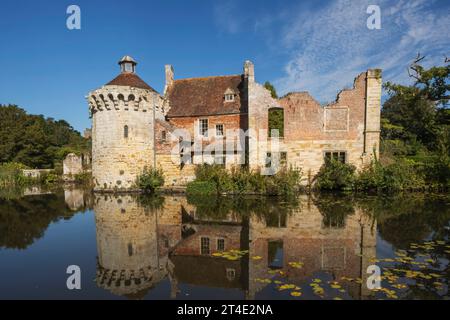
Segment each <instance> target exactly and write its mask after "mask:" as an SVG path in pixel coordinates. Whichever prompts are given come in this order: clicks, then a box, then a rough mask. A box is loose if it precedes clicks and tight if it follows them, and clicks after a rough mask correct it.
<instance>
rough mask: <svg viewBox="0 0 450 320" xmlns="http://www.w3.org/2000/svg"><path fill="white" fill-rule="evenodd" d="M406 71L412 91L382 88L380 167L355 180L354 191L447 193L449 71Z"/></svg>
mask: <svg viewBox="0 0 450 320" xmlns="http://www.w3.org/2000/svg"><path fill="white" fill-rule="evenodd" d="M421 60H423V57H420V56H418V57H417V59H416V60H415V62H414V63H413V64H412V65H411V67H410V75H411V77H413V78H414V79H415V82H414V84H413V85H411V86H404V85H400V84H394V83H390V82H387V83H386V84H385V85H384V88H385V89H386V90H387V91H388V94H389V96H390V97H389V99H388V100H387V101H386V102H385V103H384V105H383V109H382V112H381V116H382V119H381V144H380V152H381V163H382V164H383V165H381V164H375V165H372V166H371V167H370V168H367V169H366V170H365V172H363V173H362V174H361V175H360V179H359V183H360V186H359V188H362V189H377V190H380V189H381V190H404V189H421V188H423V187H424V185H426V186H427V188H439V189H444V188H448V187H449V184H450V183H449V180H450V179H449V175H450V173H449V172H450V161H449V154H450V110H449V108H448V101H449V90H450V85H449V83H450V65H449V64H448V62H446V65H445V66H434V67H431V68H429V69H426V68H424V67H423V66H421V65H420V64H419V62H420V61H421Z"/></svg>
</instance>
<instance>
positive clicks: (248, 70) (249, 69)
mask: <svg viewBox="0 0 450 320" xmlns="http://www.w3.org/2000/svg"><path fill="white" fill-rule="evenodd" d="M244 77H245V78H247V79H248V82H255V66H254V65H253V62H251V61H250V60H247V61H245V63H244Z"/></svg>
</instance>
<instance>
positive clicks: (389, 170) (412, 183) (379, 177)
mask: <svg viewBox="0 0 450 320" xmlns="http://www.w3.org/2000/svg"><path fill="white" fill-rule="evenodd" d="M424 187H425V179H424V174H423V173H422V171H421V170H420V168H418V166H417V165H416V163H415V162H414V161H412V160H408V159H397V161H395V162H394V163H392V164H389V165H385V166H383V165H382V164H381V163H380V162H378V161H375V162H373V163H372V164H371V165H370V166H368V167H367V168H365V169H364V170H362V171H361V172H360V174H359V175H358V177H357V179H356V189H357V190H377V191H401V190H421V189H423V188H424Z"/></svg>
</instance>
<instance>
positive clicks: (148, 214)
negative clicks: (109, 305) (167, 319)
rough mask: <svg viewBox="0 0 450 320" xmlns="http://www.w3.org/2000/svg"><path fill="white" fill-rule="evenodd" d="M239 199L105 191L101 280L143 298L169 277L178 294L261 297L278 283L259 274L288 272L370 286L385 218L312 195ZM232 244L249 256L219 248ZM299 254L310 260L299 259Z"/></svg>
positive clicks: (357, 287) (100, 219)
mask: <svg viewBox="0 0 450 320" xmlns="http://www.w3.org/2000/svg"><path fill="white" fill-rule="evenodd" d="M204 201H211V199H209V200H204ZM213 201H215V200H213ZM230 201H231V202H228V203H227V201H226V200H220V203H219V202H215V203H210V202H209V203H206V204H205V203H204V202H203V200H201V201H198V202H197V203H196V201H191V202H188V200H187V199H186V198H185V197H182V196H165V197H164V198H144V197H138V196H135V195H95V197H94V212H95V223H96V233H97V250H98V265H97V277H96V281H97V285H98V286H99V287H101V288H104V289H106V290H109V291H110V292H112V293H114V294H116V295H120V296H125V297H128V298H134V299H136V298H143V297H144V296H145V295H146V294H147V293H148V292H149V291H150V290H152V288H154V287H155V286H157V285H158V284H159V283H160V282H161V281H162V280H164V279H168V281H169V282H170V288H171V289H170V297H171V298H177V295H179V287H180V284H188V285H195V286H203V287H209V288H224V289H228V288H232V289H238V290H240V291H241V292H242V293H243V297H245V298H247V299H255V298H258V293H259V292H261V291H263V290H264V289H265V288H266V287H267V286H268V284H267V283H263V282H259V281H255V279H260V278H268V277H269V278H270V277H273V273H270V272H269V271H270V270H283V273H284V274H285V277H286V278H287V279H288V281H289V282H290V283H296V284H300V283H302V282H304V281H306V280H307V279H310V278H311V277H313V276H316V275H317V274H318V273H326V274H327V275H328V277H331V279H332V280H333V279H340V278H341V277H343V276H346V277H352V278H360V279H361V281H359V282H351V283H348V284H346V286H347V287H346V288H345V289H346V291H347V292H348V294H349V295H350V296H351V297H352V298H354V299H362V298H365V297H366V296H367V295H368V294H369V292H367V289H366V285H365V282H366V277H367V276H368V275H367V274H366V269H367V266H368V265H369V264H370V263H369V259H370V258H371V257H375V255H376V250H375V247H376V222H375V221H374V220H373V219H371V218H369V217H368V216H367V215H365V214H364V213H363V211H362V210H361V209H359V208H357V207H354V206H353V205H352V204H349V203H345V202H344V203H339V202H337V201H336V200H335V199H334V200H333V202H332V205H328V203H327V201H326V199H325V200H323V199H315V198H314V197H308V196H302V197H300V198H299V199H297V201H296V203H295V204H293V205H291V204H287V203H281V202H280V201H277V200H268V199H265V200H262V199H254V200H253V202H252V200H245V201H244V200H243V202H241V201H238V202H236V200H230ZM230 250H239V251H247V250H248V254H246V255H243V257H242V258H240V259H237V260H233V259H225V258H223V257H218V256H217V255H215V253H218V252H228V251H230ZM299 261H300V262H302V263H303V266H302V267H301V268H294V267H292V266H291V263H292V262H299ZM363 284H364V285H363Z"/></svg>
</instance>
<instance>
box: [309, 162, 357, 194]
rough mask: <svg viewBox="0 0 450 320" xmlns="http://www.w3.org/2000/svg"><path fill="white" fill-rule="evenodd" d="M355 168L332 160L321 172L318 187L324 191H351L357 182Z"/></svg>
mask: <svg viewBox="0 0 450 320" xmlns="http://www.w3.org/2000/svg"><path fill="white" fill-rule="evenodd" d="M355 169H356V168H355V166H353V165H351V164H347V163H342V162H340V161H337V160H334V159H331V160H327V161H325V164H324V165H322V167H321V168H320V170H319V173H318V174H317V176H316V179H317V181H316V186H317V187H318V188H319V189H322V190H351V189H353V187H354V182H355Z"/></svg>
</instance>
